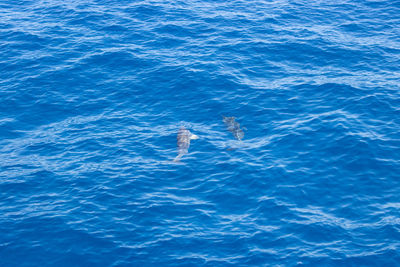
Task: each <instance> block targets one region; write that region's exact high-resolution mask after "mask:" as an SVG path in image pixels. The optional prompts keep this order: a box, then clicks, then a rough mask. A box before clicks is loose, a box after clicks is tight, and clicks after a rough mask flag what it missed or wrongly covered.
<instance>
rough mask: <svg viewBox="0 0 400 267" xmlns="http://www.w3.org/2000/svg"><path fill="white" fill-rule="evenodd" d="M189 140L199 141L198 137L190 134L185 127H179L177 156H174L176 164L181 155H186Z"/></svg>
mask: <svg viewBox="0 0 400 267" xmlns="http://www.w3.org/2000/svg"><path fill="white" fill-rule="evenodd" d="M191 139H199V137H198V136H197V135H195V134H192V133H191V132H190V131H189V130H187V129H186V128H185V127H181V128H180V129H179V131H178V137H177V145H178V156H176V158H175V159H174V162H178V161H179V160H180V159H181V158H182V156H183V155H185V154H187V153H188V150H189V146H190V140H191Z"/></svg>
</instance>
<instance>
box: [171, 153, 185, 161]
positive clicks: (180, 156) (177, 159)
mask: <svg viewBox="0 0 400 267" xmlns="http://www.w3.org/2000/svg"><path fill="white" fill-rule="evenodd" d="M182 156H183V154H179V155H178V156H176V158H174V160H173V162H180V161H181V158H182Z"/></svg>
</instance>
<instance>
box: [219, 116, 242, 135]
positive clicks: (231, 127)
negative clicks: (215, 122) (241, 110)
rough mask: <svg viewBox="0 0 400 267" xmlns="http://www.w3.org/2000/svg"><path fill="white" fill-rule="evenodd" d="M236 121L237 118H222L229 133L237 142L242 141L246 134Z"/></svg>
mask: <svg viewBox="0 0 400 267" xmlns="http://www.w3.org/2000/svg"><path fill="white" fill-rule="evenodd" d="M235 119H236V118H235V117H225V116H222V120H223V121H224V123H225V125H226V127H227V129H228V131H230V132H231V133H232V134H233V136H234V137H235V138H236V139H237V140H239V141H241V140H242V139H243V137H244V132H243V130H242V129H240V124H239V123H238V122H237V121H235Z"/></svg>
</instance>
